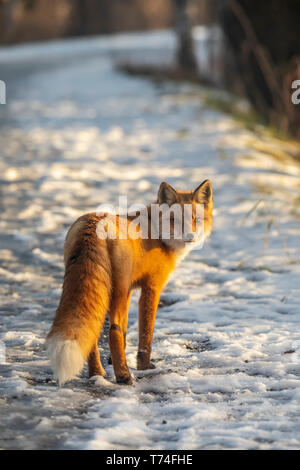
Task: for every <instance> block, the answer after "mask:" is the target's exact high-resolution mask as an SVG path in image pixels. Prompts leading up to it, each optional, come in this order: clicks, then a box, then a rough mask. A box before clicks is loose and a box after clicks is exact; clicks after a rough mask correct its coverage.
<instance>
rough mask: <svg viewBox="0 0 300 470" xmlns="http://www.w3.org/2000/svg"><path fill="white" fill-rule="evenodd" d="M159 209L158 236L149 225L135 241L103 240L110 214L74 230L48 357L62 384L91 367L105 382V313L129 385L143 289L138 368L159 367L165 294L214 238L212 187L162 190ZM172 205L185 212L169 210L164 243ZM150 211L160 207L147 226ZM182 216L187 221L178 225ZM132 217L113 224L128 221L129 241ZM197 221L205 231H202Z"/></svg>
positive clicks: (117, 364) (116, 362)
mask: <svg viewBox="0 0 300 470" xmlns="http://www.w3.org/2000/svg"><path fill="white" fill-rule="evenodd" d="M156 205H159V207H160V208H165V209H164V210H163V209H162V210H160V212H159V220H158V225H156V228H157V234H156V235H155V236H153V230H152V229H153V227H152V228H151V227H150V226H149V225H148V227H146V229H143V230H144V233H143V234H141V233H140V232H139V233H138V232H137V233H138V235H139V236H136V237H133V236H127V237H124V236H121V235H120V231H117V232H116V237H115V238H105V237H103V238H102V237H100V236H99V233H98V226H99V223H100V222H103V221H104V220H105V217H106V216H107V214H104V215H103V214H102V215H98V214H97V213H89V214H86V215H83V216H82V217H80V218H79V219H78V220H77V221H76V222H75V223H74V224H73V225H72V226H71V228H70V230H69V232H68V234H67V237H66V242H65V249H64V260H65V277H64V283H63V289H62V295H61V299H60V303H59V306H58V309H57V311H56V316H55V319H54V322H53V325H52V328H51V331H50V333H49V334H48V336H47V348H48V354H49V357H50V362H51V366H52V369H53V371H54V376H55V378H56V379H57V380H58V383H59V385H62V384H63V383H64V382H66V381H67V380H69V379H71V378H72V377H74V376H76V375H77V374H78V373H80V371H81V370H82V368H83V366H84V363H85V361H86V360H87V361H88V366H89V376H90V377H92V376H94V375H101V376H105V375H106V374H105V371H104V369H103V367H102V364H101V361H100V356H99V351H98V339H99V336H100V332H101V328H102V326H103V323H104V319H105V316H106V313H107V312H108V314H109V322H110V330H109V346H110V353H111V360H112V364H113V368H114V373H115V377H116V381H117V383H122V384H131V383H132V377H131V374H130V372H129V369H128V366H127V363H126V356H125V345H126V330H127V321H128V309H129V303H130V297H131V293H132V291H133V290H134V289H136V288H140V289H141V296H140V300H139V341H138V353H137V368H138V370H145V369H149V368H153V367H154V365H153V364H152V363H151V361H150V355H151V349H152V336H153V328H154V321H155V315H156V310H157V306H158V302H159V298H160V294H161V291H162V289H163V287H164V286H165V284H166V282H167V280H168V277H169V275H170V273H171V272H172V271H173V270H174V269H175V267H176V264H177V263H178V261H179V260H180V259H182V258H183V257H184V255H185V254H186V253H187V252H188V251H190V249H191V248H193V247H194V246H196V245H197V243H199V239H200V238H201V237H202V239H204V238H206V237H207V236H209V234H210V232H211V230H212V209H213V201H212V186H211V183H210V181H209V180H205V181H204V182H203V183H202V184H201V185H200V186H198V187H197V188H196V189H195V191H176V190H175V189H174V188H172V187H171V186H170V185H169V184H168V183H161V185H160V188H159V191H158V196H157V201H156ZM173 205H176V207H179V209H180V211H179V213H178V211H174V212H172V211H169V216H170V219H169V222H170V233H169V236H168V237H167V236H165V235H164V233H163V231H162V219H161V217H162V216H163V214H164V211H166V209H170V208H172V207H173ZM152 206H153V207H154V206H155V204H154V205H149V206H147V207H146V215H147V219H149V220H150V219H151V216H152V212H153V210H154V209H153V207H152ZM186 206H187V207H190V208H191V210H190V214H191V217H190V218H189V220H186V219H187V217H185V216H184V215H183V214H184V208H185V207H186ZM199 207H201V209H202V212H201V214H202V215H201V217H200V218H199V217H197V213H198V212H197V208H199ZM178 214H179V215H178ZM181 215H183V217H182V218H181V220H179V216H180V217H181ZM135 217H136V216H133V215H126V217H125V218H124V217H122V216H121V215H117V216H116V218H115V220H116V225H117V226H118V224H120V222H121V218H122V220H123V222H124V220H125V225H126V229H127V234H128V232H129V230H128V229H129V226H130V223H131V222H133V221H134V220H135ZM200 219H201V220H200ZM199 221H200V222H201V224H200V225H201V228H200V231H199V230H198V232H197V229H196V226H197V223H198V222H199ZM178 222H179V226H181V225H182V224H184V226H185V231H184V234H183V235H182V236H181V237H178V236H177V235H176V233H175V232H176V230H175V228H176V224H177V226H178ZM150 225H151V224H150ZM152 225H153V224H152ZM198 226H199V224H198ZM105 230H107V227H106V229H105ZM139 230H140V231H141V228H140V226H139ZM145 231H146V232H147V233H145ZM200 232H201V234H200ZM123 235H124V234H123Z"/></svg>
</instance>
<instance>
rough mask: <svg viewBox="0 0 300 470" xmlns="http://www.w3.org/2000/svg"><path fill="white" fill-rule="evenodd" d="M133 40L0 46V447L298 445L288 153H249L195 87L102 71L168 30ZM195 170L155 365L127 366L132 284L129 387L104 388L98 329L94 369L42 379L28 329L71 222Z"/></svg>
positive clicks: (150, 194) (296, 264)
mask: <svg viewBox="0 0 300 470" xmlns="http://www.w3.org/2000/svg"><path fill="white" fill-rule="evenodd" d="M147 37H148V38H151V34H150V35H148V36H147ZM143 38H144V36H143V35H139V34H133V35H121V36H118V37H111V38H93V39H80V40H68V41H60V42H59V41H58V42H53V43H49V44H46V43H45V44H39V45H27V46H14V47H9V48H1V50H0V70H1V72H0V75H1V76H2V72H3V75H4V76H5V79H6V81H7V88H8V99H7V105H6V106H1V107H0V119H1V127H0V149H1V160H0V185H1V186H0V188H1V220H0V242H1V245H0V260H1V264H0V314H1V326H0V339H1V343H0V346H1V348H0V351H1V352H0V358H1V363H0V406H1V421H0V448H2V449H49V448H51V449H55V448H59V449H70V448H71V449H73V448H77V449H241V448H243V449H280V448H285V449H295V448H299V446H300V419H299V418H300V408H299V400H300V388H299V385H300V380H299V376H300V334H299V321H300V316H299V301H300V293H299V279H300V278H299V275H300V256H299V247H300V241H299V240H300V237H299V235H300V226H299V216H300V212H299V187H300V185H299V181H300V180H299V176H300V166H299V164H298V163H297V162H296V161H295V160H289V161H282V159H278V158H277V159H276V158H274V157H272V156H270V155H269V154H266V153H264V152H263V150H259V148H258V146H256V148H255V149H254V148H253V146H252V145H250V143H251V142H253V140H254V139H256V140H257V141H258V142H259V139H258V137H257V136H255V135H254V134H252V133H251V132H249V131H246V130H244V129H243V128H242V127H240V126H239V125H238V124H236V123H234V122H233V121H232V120H231V118H230V117H228V116H225V115H223V114H221V113H218V112H216V111H212V110H210V109H208V108H207V107H206V105H205V104H204V103H203V101H202V100H201V96H200V94H199V91H198V88H197V87H195V86H192V85H188V84H172V83H165V84H155V83H153V82H151V81H147V80H144V79H142V78H133V77H128V76H126V75H122V74H121V73H120V72H118V71H116V70H115V68H114V60H115V57H116V55H117V56H118V54H119V53H121V52H122V54H127V55H128V54H129V55H130V54H131V53H132V51H134V50H135V49H139V50H140V56H141V55H142V54H143V53H145V51H146V50H148V51H149V50H151V51H152V54H153V57H154V56H155V55H156V56H159V57H162V56H161V55H159V53H160V52H161V51H163V52H161V54H162V55H163V56H165V55H166V56H168V57H169V52H168V51H169V50H170V49H172V47H173V46H172V44H171V43H172V41H174V38H173V39H172V38H171V36H170V34H169V33H160V32H157V33H155V35H154V36H153V39H152V40H150V39H148V41H150V43H151V44H150V43H149V42H148V43H147V41H146V39H145V41H144V42H143ZM158 38H159V40H158ZM151 41H152V42H151ZM143 46H144V49H143ZM150 46H151V47H150ZM171 46H172V47H171ZM168 48H169V49H168ZM120 51H121V52H120ZM158 52H159V53H158ZM16 70H17V72H18V73H16ZM0 78H1V77H0ZM206 178H209V179H210V180H211V181H212V184H213V189H214V203H215V210H214V231H213V233H212V235H211V238H210V239H209V240H208V241H207V242H206V243H205V245H204V248H203V249H202V250H201V251H194V252H192V253H190V254H189V256H188V258H186V259H185V260H184V261H183V262H182V263H181V264H180V266H179V267H178V269H177V271H176V272H175V274H174V275H173V276H172V278H171V280H170V282H169V284H168V286H167V288H166V290H165V292H164V294H163V295H162V298H161V303H160V307H159V309H158V313H157V319H156V324H155V332H154V341H153V361H154V363H155V365H156V369H154V370H149V371H144V372H142V371H137V370H136V362H135V356H136V350H137V300H138V297H137V295H135V296H134V298H133V300H132V303H131V307H130V319H129V328H128V336H127V338H128V339H127V343H128V345H127V351H126V352H127V360H128V364H129V366H130V368H131V372H132V374H133V375H134V379H135V380H134V385H133V386H132V387H126V386H119V385H117V384H116V383H115V381H114V376H113V370H112V366H110V365H108V345H107V330H106V329H105V330H104V333H103V337H102V341H101V357H102V360H103V364H104V367H105V369H106V371H107V373H108V375H107V377H106V378H105V379H104V378H102V377H101V378H100V377H97V378H92V379H90V380H89V379H88V378H87V370H86V369H85V370H84V373H83V374H82V376H81V377H79V378H77V379H75V380H73V381H72V382H70V383H67V384H66V385H65V386H64V387H63V388H60V389H58V388H57V387H56V384H55V381H54V380H53V376H52V373H51V369H50V365H49V362H48V361H47V358H46V352H45V346H44V342H45V337H46V335H47V333H48V331H49V328H50V325H51V322H52V319H53V316H54V312H55V309H56V307H57V304H58V301H59V296H60V291H61V284H62V279H63V252H62V250H63V241H64V237H65V234H66V231H67V229H68V227H69V226H70V224H71V223H72V222H73V221H74V220H75V219H76V217H78V216H79V215H81V214H83V213H85V212H88V211H91V210H96V208H97V207H98V206H99V204H101V203H104V202H105V203H110V204H117V203H118V197H119V195H125V194H126V195H128V199H129V204H131V203H133V202H141V203H144V202H151V201H153V200H154V198H155V196H156V192H157V189H158V187H159V184H160V182H161V181H163V180H167V181H168V182H169V183H170V184H171V185H172V186H174V187H175V188H182V189H191V188H195V187H197V185H199V184H200V183H201V182H202V181H203V180H204V179H206ZM258 201H260V202H259V203H258Z"/></svg>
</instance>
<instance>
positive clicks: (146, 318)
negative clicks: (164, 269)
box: [137, 285, 160, 370]
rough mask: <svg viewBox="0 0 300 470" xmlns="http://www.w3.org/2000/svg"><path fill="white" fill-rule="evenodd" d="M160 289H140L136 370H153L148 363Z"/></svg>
mask: <svg viewBox="0 0 300 470" xmlns="http://www.w3.org/2000/svg"><path fill="white" fill-rule="evenodd" d="M159 296H160V289H155V288H153V287H150V286H148V285H145V286H143V287H142V293H141V297H140V300H139V349H138V354H137V368H138V370H146V369H154V368H155V366H154V364H152V363H151V362H150V356H151V350H152V338H153V329H154V322H155V315H156V310H157V306H158V302H159Z"/></svg>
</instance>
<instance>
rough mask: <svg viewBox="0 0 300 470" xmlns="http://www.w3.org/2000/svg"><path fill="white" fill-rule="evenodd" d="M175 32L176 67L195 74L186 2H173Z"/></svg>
mask: <svg viewBox="0 0 300 470" xmlns="http://www.w3.org/2000/svg"><path fill="white" fill-rule="evenodd" d="M173 1H174V10H175V11H174V13H175V15H174V16H175V31H176V35H177V40H178V52H177V62H178V66H179V67H180V68H181V69H182V70H183V71H186V72H190V73H191V72H192V73H195V72H196V69H197V64H196V58H195V52H194V41H193V37H192V28H191V24H190V20H189V17H188V13H187V6H188V0H173Z"/></svg>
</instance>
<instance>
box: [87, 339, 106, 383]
mask: <svg viewBox="0 0 300 470" xmlns="http://www.w3.org/2000/svg"><path fill="white" fill-rule="evenodd" d="M88 365H89V377H93V376H94V375H101V376H102V377H105V376H106V372H105V370H104V369H103V367H102V364H101V361H100V354H99V350H98V344H97V343H95V344H94V346H93V347H92V350H91V352H90V355H89V358H88Z"/></svg>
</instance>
